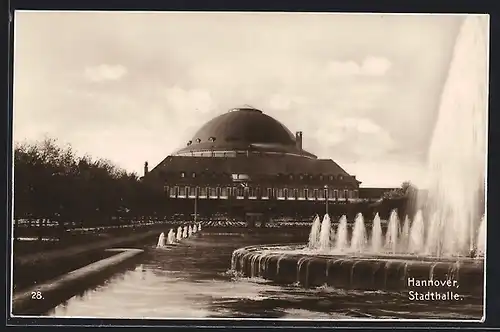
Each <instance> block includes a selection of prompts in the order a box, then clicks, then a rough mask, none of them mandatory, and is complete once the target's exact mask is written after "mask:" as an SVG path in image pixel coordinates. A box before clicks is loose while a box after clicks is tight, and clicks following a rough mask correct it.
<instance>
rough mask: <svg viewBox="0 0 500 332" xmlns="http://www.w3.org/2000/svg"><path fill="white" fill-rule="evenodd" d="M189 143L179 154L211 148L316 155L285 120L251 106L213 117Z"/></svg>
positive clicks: (216, 149)
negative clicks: (305, 147)
mask: <svg viewBox="0 0 500 332" xmlns="http://www.w3.org/2000/svg"><path fill="white" fill-rule="evenodd" d="M186 143H187V146H186V147H185V148H183V149H181V150H179V151H178V152H177V153H176V154H177V155H179V154H181V155H182V154H184V155H185V154H189V153H193V152H197V151H207V150H211V151H238V150H256V151H259V152H284V153H293V154H299V155H304V156H308V157H313V155H312V154H310V153H309V152H306V151H304V150H302V148H301V147H300V145H298V144H297V142H296V138H295V136H294V135H293V134H292V132H291V131H290V130H289V129H288V128H287V127H285V126H284V125H283V124H282V123H280V122H279V121H277V120H275V119H274V118H272V117H270V116H268V115H266V114H264V113H263V112H262V111H260V110H258V109H255V108H250V107H243V108H235V109H232V110H230V111H229V112H227V113H224V114H222V115H219V116H217V117H215V118H213V119H212V120H210V121H208V122H207V123H205V124H204V125H203V126H202V127H201V128H200V129H199V130H198V131H197V132H196V133H195V134H194V136H193V137H192V139H191V140H190V141H189V142H186ZM314 157H315V156H314Z"/></svg>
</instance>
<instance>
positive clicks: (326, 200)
mask: <svg viewBox="0 0 500 332" xmlns="http://www.w3.org/2000/svg"><path fill="white" fill-rule="evenodd" d="M325 208H326V214H328V185H326V184H325Z"/></svg>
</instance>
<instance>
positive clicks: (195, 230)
mask: <svg viewBox="0 0 500 332" xmlns="http://www.w3.org/2000/svg"><path fill="white" fill-rule="evenodd" d="M197 231H198V229H197V227H196V224H194V225H193V233H196V232H197Z"/></svg>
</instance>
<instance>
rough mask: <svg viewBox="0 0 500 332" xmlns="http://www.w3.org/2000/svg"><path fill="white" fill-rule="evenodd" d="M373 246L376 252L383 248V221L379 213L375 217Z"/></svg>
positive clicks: (373, 250)
mask: <svg viewBox="0 0 500 332" xmlns="http://www.w3.org/2000/svg"><path fill="white" fill-rule="evenodd" d="M371 246H372V252H374V253H378V252H380V251H381V250H382V223H381V220H380V216H379V214H378V213H377V214H376V215H375V218H373V225H372V237H371Z"/></svg>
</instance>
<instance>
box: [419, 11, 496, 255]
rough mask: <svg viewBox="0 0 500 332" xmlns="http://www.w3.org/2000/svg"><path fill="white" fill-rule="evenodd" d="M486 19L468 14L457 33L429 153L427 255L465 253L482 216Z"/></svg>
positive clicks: (486, 55) (484, 162) (472, 242)
mask: <svg viewBox="0 0 500 332" xmlns="http://www.w3.org/2000/svg"><path fill="white" fill-rule="evenodd" d="M488 43H489V41H488V18H487V16H468V17H467V18H466V19H465V20H464V22H463V24H462V27H461V29H460V32H459V34H458V37H457V40H456V43H455V48H454V52H453V57H452V61H451V63H450V68H449V73H448V78H447V80H446V83H445V86H444V90H443V93H442V96H441V102H440V106H439V111H438V112H439V115H438V119H437V122H436V125H435V129H434V134H433V137H432V141H431V145H430V148H429V154H428V170H429V181H428V182H429V186H430V187H429V199H428V201H426V202H425V203H426V205H427V206H426V210H427V212H428V213H426V214H428V215H432V216H433V217H432V218H431V219H429V220H428V222H431V223H436V224H435V225H433V224H431V225H429V223H428V224H427V225H426V226H427V228H429V229H433V230H435V231H436V232H438V234H439V236H432V235H431V236H428V237H427V243H426V244H425V246H426V250H425V251H426V253H428V254H430V255H435V256H449V255H457V254H461V255H468V254H469V252H470V251H471V250H473V249H474V247H476V245H477V243H475V242H476V232H477V229H478V227H479V226H480V219H481V215H482V214H483V213H484V200H485V168H486V130H487V129H486V121H487V119H486V118H487V103H488V88H487V87H488Z"/></svg>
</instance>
